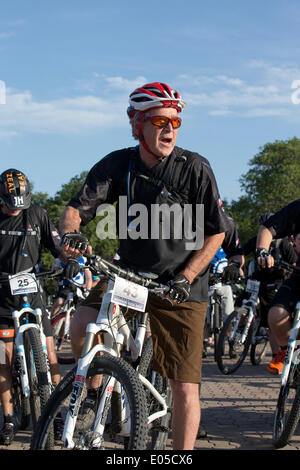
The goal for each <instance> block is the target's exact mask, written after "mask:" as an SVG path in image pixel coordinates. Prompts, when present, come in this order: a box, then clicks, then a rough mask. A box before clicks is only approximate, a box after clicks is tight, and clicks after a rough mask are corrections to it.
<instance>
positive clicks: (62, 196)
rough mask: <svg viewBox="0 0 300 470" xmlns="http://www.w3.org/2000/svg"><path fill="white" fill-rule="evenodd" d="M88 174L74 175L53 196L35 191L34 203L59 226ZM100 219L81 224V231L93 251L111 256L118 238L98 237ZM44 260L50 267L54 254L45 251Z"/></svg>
mask: <svg viewBox="0 0 300 470" xmlns="http://www.w3.org/2000/svg"><path fill="white" fill-rule="evenodd" d="M86 176H87V172H86V171H84V172H82V173H81V174H80V175H77V176H74V177H73V178H71V180H70V181H69V182H68V183H65V184H63V185H62V187H61V189H60V190H59V191H57V193H56V194H55V196H54V197H53V198H49V197H48V194H46V193H41V192H37V193H34V192H33V194H32V201H33V203H35V204H39V205H41V206H42V207H43V208H44V209H46V210H47V212H48V214H49V217H50V219H51V220H52V222H53V223H54V225H55V226H56V227H57V228H58V226H59V219H60V216H61V214H62V212H63V210H64V209H65V207H66V206H67V204H68V202H69V201H70V199H71V198H72V197H74V196H75V195H76V194H77V193H78V191H79V190H80V188H81V186H82V184H83V183H84V181H85V178H86ZM99 220H100V217H96V218H95V219H93V220H92V221H91V222H90V223H89V224H88V225H86V226H81V231H82V233H84V234H85V235H86V236H87V238H88V239H89V241H90V243H91V245H92V247H93V253H95V254H99V255H101V256H103V257H105V258H111V257H112V256H113V254H114V253H115V252H116V251H117V248H118V240H117V239H116V240H110V239H105V240H100V239H99V238H98V237H97V234H96V227H97V223H98V221H99ZM42 261H43V264H44V266H45V267H47V268H49V267H50V266H51V264H52V261H53V256H52V255H51V254H50V253H49V252H47V251H43V257H42Z"/></svg>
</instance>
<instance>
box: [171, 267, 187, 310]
mask: <svg viewBox="0 0 300 470" xmlns="http://www.w3.org/2000/svg"><path fill="white" fill-rule="evenodd" d="M167 285H169V286H170V287H171V289H170V291H169V292H168V294H167V296H168V297H169V298H170V299H171V300H174V301H175V302H176V303H178V304H179V303H181V302H186V301H187V300H188V298H189V296H190V291H191V284H190V282H189V280H188V279H187V278H186V277H185V276H184V274H177V275H176V276H175V277H174V279H172V280H171V281H169V282H168V283H167Z"/></svg>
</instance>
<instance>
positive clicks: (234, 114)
mask: <svg viewBox="0 0 300 470" xmlns="http://www.w3.org/2000/svg"><path fill="white" fill-rule="evenodd" d="M299 23H300V2H299V0H295V1H292V0H287V1H284V0H273V1H271V0H260V1H258V0H252V1H251V2H246V1H240V0H218V1H211V2H207V1H205V2H204V1H203V0H186V1H185V2H183V1H178V0H173V1H168V2H162V1H157V0H152V1H151V2H143V1H141V0H139V1H138V0H129V1H128V2H124V1H121V0H114V1H113V2H104V1H102V0H86V1H85V2H83V1H82V0H80V1H79V0H63V1H58V0H51V1H49V0H44V1H43V2H39V1H37V0H26V2H24V0H11V1H10V2H1V6H0V84H2V92H3V87H4V85H5V97H6V100H5V104H0V171H1V172H2V171H3V170H5V169H7V168H9V167H15V168H18V169H21V170H23V171H24V172H25V173H26V174H27V176H28V177H29V178H30V179H31V181H32V182H33V183H34V189H35V191H43V192H46V193H48V194H49V195H50V196H53V195H54V194H55V192H56V191H57V190H59V189H60V187H61V185H62V184H64V183H67V182H68V181H69V180H70V179H71V178H72V177H73V176H75V175H78V174H80V173H81V172H82V171H84V170H89V169H90V168H91V167H92V166H93V165H94V163H96V162H97V161H98V160H99V159H100V158H102V157H103V156H105V155H106V154H107V153H109V152H111V151H113V150H116V149H118V148H122V147H127V146H131V145H135V141H134V140H133V138H132V137H131V132H130V128H129V125H128V121H127V117H126V108H127V105H128V95H129V93H130V92H131V91H132V90H133V89H134V88H136V86H138V85H142V84H144V83H146V82H151V81H164V82H166V83H168V84H170V85H171V86H172V87H173V88H175V89H177V90H179V92H180V93H181V95H182V96H183V98H184V99H185V101H186V102H187V103H188V106H187V108H185V110H184V111H183V113H182V118H183V124H182V127H181V129H180V131H179V136H178V141H177V144H178V145H179V146H181V147H183V148H187V149H189V150H193V151H196V152H198V153H200V154H201V155H204V156H205V157H206V158H208V159H209V161H210V163H211V165H212V168H213V170H214V172H215V175H216V178H217V182H218V186H219V190H220V193H221V197H222V198H227V199H228V200H231V199H237V198H239V197H240V195H241V190H240V183H239V178H240V176H241V175H242V174H243V173H245V172H247V170H248V169H249V160H250V159H251V158H252V157H253V156H254V155H255V154H257V153H258V152H259V149H260V147H262V146H263V145H264V144H265V143H267V142H272V141H275V140H287V139H289V138H292V137H294V136H297V137H300V132H299V128H300V104H296V103H295V102H293V101H292V99H291V97H292V93H297V90H298V89H295V90H293V89H292V84H293V83H294V85H295V83H297V81H299V88H300V62H299V58H300V35H299ZM3 84H4V85H3ZM0 92H1V90H0ZM297 96H299V97H300V92H299V94H298V95H297Z"/></svg>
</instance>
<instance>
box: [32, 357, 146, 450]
mask: <svg viewBox="0 0 300 470" xmlns="http://www.w3.org/2000/svg"><path fill="white" fill-rule="evenodd" d="M76 370H77V368H74V369H72V370H71V371H70V372H69V373H68V374H67V375H66V376H65V377H64V379H63V380H62V381H61V382H60V384H59V385H58V386H57V387H56V389H55V390H54V392H53V393H52V395H51V397H50V399H49V401H48V403H47V406H46V407H45V410H44V412H43V414H42V415H41V418H40V420H39V422H38V425H37V427H36V430H35V432H34V434H33V437H32V442H31V449H32V450H44V449H48V447H47V442H48V441H49V436H50V435H51V433H52V430H53V429H54V432H55V430H56V431H57V430H58V429H57V428H58V425H59V423H64V422H65V419H66V415H67V413H68V410H69V404H70V399H71V395H72V392H73V398H74V391H73V382H74V380H75V375H76ZM96 375H101V376H102V386H101V387H99V390H98V396H97V398H96V400H95V403H96V406H95V408H94V409H92V410H91V412H90V413H89V415H88V416H87V415H86V417H87V419H86V421H84V420H81V419H80V420H79V419H78V418H79V417H80V416H81V413H82V411H83V406H82V405H83V402H84V399H85V397H86V384H84V387H83V393H82V394H81V397H80V401H79V402H76V410H78V411H77V413H78V418H77V423H76V426H75V430H74V433H73V437H72V439H73V442H74V447H73V449H75V450H93V449H97V450H108V449H134V450H143V449H145V448H146V436H147V405H146V397H145V393H144V390H143V387H142V384H141V382H140V380H139V378H138V375H137V373H136V371H135V370H134V369H133V368H132V367H131V366H130V365H129V364H127V363H126V362H125V361H123V360H122V359H120V358H115V357H112V356H110V355H108V354H103V355H102V356H101V357H97V358H95V360H94V361H93V363H92V364H91V366H90V368H89V371H88V374H87V377H88V378H91V377H94V376H96ZM111 377H114V378H115V380H116V383H115V386H114V390H113V391H111V390H107V389H109V388H110V386H109V381H110V379H111ZM120 390H121V394H119V392H118V391H120ZM103 391H108V392H109V394H108V395H107V398H106V402H105V407H104V410H103V413H102V417H101V424H102V426H103V427H104V433H103V436H100V435H99V433H98V432H95V431H94V425H95V421H96V415H97V406H98V404H99V403H100V401H101V398H102V396H103ZM111 392H112V393H111ZM75 395H76V393H75ZM125 408H126V410H127V413H126V422H124V421H122V416H121V413H120V411H122V409H123V410H124V409H125ZM61 437H62V429H61V435H60V436H59V435H58V432H56V434H55V443H54V446H53V447H52V449H54V450H64V447H63V442H62V440H61Z"/></svg>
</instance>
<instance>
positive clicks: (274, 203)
mask: <svg viewBox="0 0 300 470" xmlns="http://www.w3.org/2000/svg"><path fill="white" fill-rule="evenodd" d="M249 166H250V169H249V170H248V172H247V173H245V174H244V175H242V176H241V178H240V184H241V189H242V192H243V193H244V194H243V195H242V196H241V197H240V198H239V199H238V200H236V201H235V200H234V201H232V202H231V204H230V207H229V208H230V211H231V212H232V215H233V217H234V219H235V221H236V224H237V226H238V230H239V234H240V238H241V240H242V242H245V241H246V240H247V239H249V238H250V237H252V236H254V235H255V234H256V233H257V230H258V223H257V219H258V217H259V215H260V214H261V213H263V212H267V211H270V212H277V211H278V210H279V209H281V208H282V207H284V206H285V205H287V204H288V203H290V202H292V201H294V200H295V199H298V198H299V197H300V191H299V182H300V140H299V139H298V138H296V137H294V138H292V139H290V140H287V141H280V140H276V141H275V142H273V143H267V144H265V145H264V146H263V147H262V148H260V151H259V153H258V154H257V155H255V156H254V157H253V158H252V159H251V160H250V162H249Z"/></svg>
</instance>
